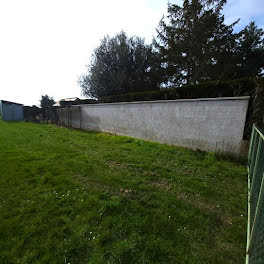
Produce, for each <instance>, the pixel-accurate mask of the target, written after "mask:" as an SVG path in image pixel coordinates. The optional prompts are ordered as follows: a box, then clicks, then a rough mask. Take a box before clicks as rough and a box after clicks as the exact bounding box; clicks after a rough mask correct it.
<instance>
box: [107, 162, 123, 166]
mask: <svg viewBox="0 0 264 264" xmlns="http://www.w3.org/2000/svg"><path fill="white" fill-rule="evenodd" d="M107 164H108V166H109V167H110V168H115V167H121V164H119V163H118V162H116V161H110V162H108V163H107Z"/></svg>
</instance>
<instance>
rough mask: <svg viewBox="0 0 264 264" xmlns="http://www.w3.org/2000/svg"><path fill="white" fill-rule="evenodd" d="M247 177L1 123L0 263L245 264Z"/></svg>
mask: <svg viewBox="0 0 264 264" xmlns="http://www.w3.org/2000/svg"><path fill="white" fill-rule="evenodd" d="M246 206H247V171H246V167H245V166H244V165H241V164H238V163H233V162H231V161H224V160H221V159H220V158H219V157H217V156H215V155H214V154H212V153H204V152H198V151H191V150H187V149H184V148H178V147H173V146H167V145H162V144H157V143H150V142H146V141H142V140H136V139H131V138H128V137H121V136H114V135H110V134H106V133H92V132H84V131H78V130H69V129H66V128H60V127H57V126H53V125H44V124H33V123H24V122H20V123H16V122H14V123H6V122H3V121H0V263H1V264H4V263H56V264H58V263H62V264H63V263H70V264H76V263H77V264H79V263H104V264H105V263H124V264H129V263H159V264H160V263H172V264H178V263H179V264H182V263H183V264H189V263H190V264H202V263H208V264H216V263H221V264H222V263H223V264H231V263H232V264H237V263H243V262H244V259H245V246H246Z"/></svg>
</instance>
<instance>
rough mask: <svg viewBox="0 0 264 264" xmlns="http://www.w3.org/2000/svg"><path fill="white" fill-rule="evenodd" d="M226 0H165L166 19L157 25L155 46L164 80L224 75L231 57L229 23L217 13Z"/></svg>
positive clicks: (232, 42)
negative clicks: (170, 0) (179, 1)
mask: <svg viewBox="0 0 264 264" xmlns="http://www.w3.org/2000/svg"><path fill="white" fill-rule="evenodd" d="M225 2H226V1H213V0H211V1H205V0H184V2H183V6H179V5H176V4H168V16H167V19H165V18H163V19H162V20H161V22H160V24H159V27H158V29H157V32H158V36H157V39H156V41H155V47H156V48H157V50H158V51H159V53H160V59H161V65H162V68H163V72H164V75H165V76H166V77H167V80H168V84H171V85H175V84H176V85H181V84H195V83H199V82H201V81H205V80H215V79H227V78H230V76H228V75H229V74H230V69H231V68H232V65H233V60H234V57H235V45H236V41H235V39H236V37H235V34H233V26H234V25H235V23H237V21H236V22H235V23H233V24H232V25H230V26H227V25H225V24H224V16H223V15H222V14H221V13H220V12H221V10H222V8H223V5H224V4H225Z"/></svg>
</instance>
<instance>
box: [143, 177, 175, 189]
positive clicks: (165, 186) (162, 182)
mask: <svg viewBox="0 0 264 264" xmlns="http://www.w3.org/2000/svg"><path fill="white" fill-rule="evenodd" d="M147 184H148V185H154V186H156V187H159V188H161V189H162V190H167V191H168V190H171V189H172V186H171V184H170V183H168V181H167V180H166V179H164V178H162V179H159V180H156V181H152V182H150V183H147Z"/></svg>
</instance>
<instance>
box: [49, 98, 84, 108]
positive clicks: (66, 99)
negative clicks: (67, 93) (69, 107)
mask: <svg viewBox="0 0 264 264" xmlns="http://www.w3.org/2000/svg"><path fill="white" fill-rule="evenodd" d="M76 100H80V99H79V98H78V97H70V98H64V99H60V101H58V102H56V103H55V104H54V105H53V106H60V102H61V101H66V102H75V101H76Z"/></svg>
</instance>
